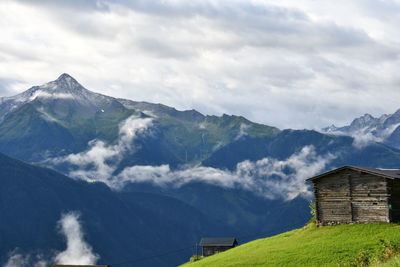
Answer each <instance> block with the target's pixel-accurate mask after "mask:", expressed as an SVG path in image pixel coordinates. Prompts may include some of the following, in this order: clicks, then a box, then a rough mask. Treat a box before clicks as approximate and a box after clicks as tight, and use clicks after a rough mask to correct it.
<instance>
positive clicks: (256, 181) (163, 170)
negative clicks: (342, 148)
mask: <svg viewBox="0 0 400 267" xmlns="http://www.w3.org/2000/svg"><path fill="white" fill-rule="evenodd" d="M334 158H335V156H334V155H331V154H327V155H324V156H319V155H317V153H316V151H315V149H314V147H313V146H306V147H304V148H303V149H301V151H299V152H298V153H294V154H293V155H292V156H290V157H289V158H287V159H286V160H277V159H273V158H263V159H261V160H258V161H255V162H253V161H249V160H246V161H243V162H240V163H238V164H237V166H236V169H235V170H234V171H228V170H221V169H217V168H212V167H204V166H198V167H193V168H188V169H183V170H171V169H170V167H169V166H168V165H161V166H132V167H128V168H125V169H124V170H123V171H122V172H121V173H120V174H118V175H117V176H115V177H114V178H113V179H112V180H109V181H108V183H109V185H110V186H111V187H114V188H122V187H123V186H124V185H126V184H127V183H131V182H151V183H153V184H155V185H158V186H173V187H181V186H182V185H185V184H188V183H191V182H203V183H208V184H212V185H216V186H221V187H225V188H240V189H244V190H248V191H251V192H254V193H255V194H258V195H260V196H262V197H265V198H270V199H276V198H282V199H285V200H291V199H293V198H296V197H297V196H303V197H309V196H310V194H311V192H310V191H309V188H308V186H307V185H306V183H305V179H307V178H309V177H311V176H313V175H316V174H318V173H319V172H321V171H323V170H324V169H325V168H326V165H327V164H328V163H329V162H330V161H331V160H332V159H334Z"/></svg>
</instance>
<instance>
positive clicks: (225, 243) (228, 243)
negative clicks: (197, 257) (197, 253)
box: [200, 237, 238, 257]
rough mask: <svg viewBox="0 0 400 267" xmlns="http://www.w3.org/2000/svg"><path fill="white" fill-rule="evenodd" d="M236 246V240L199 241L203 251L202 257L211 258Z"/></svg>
mask: <svg viewBox="0 0 400 267" xmlns="http://www.w3.org/2000/svg"><path fill="white" fill-rule="evenodd" d="M237 245H238V242H237V240H236V238H234V237H228V238H210V237H207V238H202V239H201V241H200V246H201V247H202V250H203V256H204V257H207V256H211V255H214V254H216V253H220V252H223V251H225V250H228V249H231V248H234V247H236V246H237Z"/></svg>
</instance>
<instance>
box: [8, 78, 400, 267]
mask: <svg viewBox="0 0 400 267" xmlns="http://www.w3.org/2000/svg"><path fill="white" fill-rule="evenodd" d="M396 116H397V115H396V113H395V114H393V115H386V117H385V118H383V117H382V118H379V119H376V118H373V117H372V116H370V117H369V116H367V117H365V116H364V117H363V118H359V119H357V120H355V121H353V123H352V124H351V125H350V126H346V127H347V128H346V127H341V128H336V127H330V128H326V129H324V130H323V132H317V131H314V130H291V129H286V130H280V129H278V128H276V127H273V126H268V125H263V124H259V123H255V122H252V121H249V120H247V119H246V118H244V117H241V116H232V115H226V114H224V115H222V116H209V115H203V114H201V113H199V112H197V111H195V110H186V111H178V110H176V109H175V108H172V107H168V106H165V105H162V104H153V103H147V102H137V101H133V100H127V99H119V98H114V97H110V96H105V95H101V94H98V93H94V92H92V91H89V90H88V89H86V88H84V87H83V86H82V85H81V84H79V83H78V82H77V81H76V80H75V79H74V78H73V77H71V76H70V75H68V74H63V75H61V76H60V77H59V78H58V79H57V80H55V81H52V82H49V83H47V84H44V85H42V86H34V87H32V88H30V89H28V90H27V91H25V92H23V93H21V94H18V95H16V96H12V97H3V98H0V152H1V153H4V154H6V155H8V156H3V155H1V157H0V160H2V161H0V172H2V171H3V174H2V175H1V176H0V177H1V179H2V180H4V181H2V187H1V190H2V192H1V196H0V208H1V209H2V210H1V214H2V219H1V220H0V263H4V262H5V261H6V260H7V257H8V255H9V253H10V251H13V249H15V248H20V249H22V251H23V252H25V253H34V252H35V251H36V250H49V249H58V250H60V249H61V246H62V242H61V241H60V240H59V237H58V236H57V233H56V232H55V231H54V227H55V226H54V225H55V224H56V222H57V219H58V218H59V217H60V215H61V214H62V213H63V212H65V211H69V210H74V211H78V212H80V213H81V214H82V221H83V223H84V224H86V225H88V226H89V227H87V229H88V230H87V237H88V240H89V243H91V244H92V246H93V248H94V250H95V251H97V252H98V253H99V254H100V256H101V262H104V263H105V264H110V262H111V263H112V262H118V261H119V260H121V261H123V260H124V259H129V258H137V257H140V256H145V255H151V254H157V253H158V252H160V251H161V252H163V251H166V250H168V249H170V250H171V249H172V250H174V249H177V248H180V247H182V245H184V246H185V245H187V244H189V246H190V244H194V243H195V242H196V240H197V241H198V240H200V238H201V237H203V236H204V235H209V236H218V235H219V236H227V235H228V236H236V237H238V239H239V241H240V242H245V241H247V240H251V239H254V238H256V237H261V236H267V235H272V234H276V233H280V232H283V231H286V230H290V229H293V228H296V227H299V226H302V225H304V223H305V222H306V221H307V220H308V218H309V217H310V215H309V211H308V210H309V208H308V204H309V199H310V196H311V193H310V190H309V188H308V186H307V185H306V184H305V183H304V179H305V178H307V177H309V176H312V175H315V174H316V173H318V172H322V171H324V170H327V169H330V168H333V167H338V166H341V165H361V166H369V167H380V168H397V167H398V166H399V162H400V150H398V149H397V147H398V145H397V144H398V143H397V141H396V140H397V139H396V136H398V133H397V132H398V131H399V130H398V129H397V127H398V126H396V124H397V117H396ZM399 122H400V120H399ZM374 125H375V126H374ZM366 128H368V129H369V130H365V132H366V133H370V134H371V135H373V136H375V137H376V138H381V137H382V136H383V133H384V132H385V131H386V132H390V134H389V135H385V136H386V137H385V138H384V139H382V140H380V139H379V140H378V139H368V142H363V143H362V145H360V142H359V139H358V138H357V137H355V134H354V133H356V132H358V131H360V129H366ZM356 129H358V130H356ZM373 129H374V130H373ZM339 132H340V134H338V133H339ZM378 132H379V133H378ZM363 133H364V132H363ZM9 157H13V158H15V159H12V158H9ZM20 160H22V161H25V162H28V163H31V164H35V165H30V164H28V163H24V162H21V161H20ZM37 165H42V166H46V167H47V168H51V169H53V170H51V169H47V168H43V167H39V166H37ZM24 181H26V184H25V182H24ZM68 196H72V197H68ZM103 207H104V209H103ZM35 210H38V212H33V211H35ZM23 214H26V216H24V215H23ZM22 218H24V219H23V221H26V222H28V223H29V224H30V226H29V227H28V229H29V231H28V230H24V229H25V228H24V227H26V223H21V224H18V223H17V224H11V223H10V222H14V221H20V220H21V219H22ZM106 233H107V234H106ZM1 238H3V239H2V240H1ZM47 240H49V241H47ZM3 241H4V242H3ZM1 244H3V245H1ZM4 244H6V245H4ZM139 244H140V245H139ZM133 251H135V252H134V253H133ZM132 253H133V254H132ZM191 253H193V252H192V251H190V249H189V250H188V251H183V252H181V253H177V254H171V255H169V256H168V257H166V258H162V259H159V258H157V259H151V260H150V261H149V262H147V263H146V262H144V263H143V264H144V265H145V264H148V266H154V265H155V264H156V265H159V266H162V265H164V266H172V265H174V264H178V263H179V262H185V261H186V260H187V257H188V256H189V255H190V254H191Z"/></svg>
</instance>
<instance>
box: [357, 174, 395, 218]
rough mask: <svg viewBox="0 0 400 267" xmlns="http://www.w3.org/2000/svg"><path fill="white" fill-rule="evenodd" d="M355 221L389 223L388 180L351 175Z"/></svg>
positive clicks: (368, 175)
mask: <svg viewBox="0 0 400 267" xmlns="http://www.w3.org/2000/svg"><path fill="white" fill-rule="evenodd" d="M351 184H352V187H351V191H352V205H353V208H352V210H353V221H354V222H360V223H368V222H389V209H388V197H389V195H388V190H387V183H386V179H385V178H382V177H379V176H374V175H371V174H366V173H357V174H355V175H351Z"/></svg>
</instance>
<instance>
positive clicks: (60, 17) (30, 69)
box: [0, 0, 400, 128]
mask: <svg viewBox="0 0 400 267" xmlns="http://www.w3.org/2000/svg"><path fill="white" fill-rule="evenodd" d="M90 2H91V3H90V4H88V2H87V1H78V0H75V1H66V0H63V1H62V0H58V1H32V0H20V1H9V0H7V1H1V2H0V30H1V32H2V40H3V41H0V59H1V60H0V82H1V81H4V80H6V79H7V80H8V81H14V82H7V83H5V84H2V85H0V88H1V87H3V89H0V90H2V91H3V92H7V93H10V91H14V92H20V91H22V90H25V89H27V88H28V87H30V86H31V85H34V84H43V83H45V82H47V81H49V80H52V79H55V78H56V77H58V76H59V74H60V73H64V72H68V73H70V74H71V75H73V76H75V77H76V78H77V79H78V80H79V81H81V82H82V83H83V84H84V85H85V86H86V87H88V88H89V89H92V90H94V91H98V92H100V93H103V94H108V95H113V96H117V97H125V98H131V99H134V100H146V101H149V102H160V103H164V104H168V105H171V106H175V107H177V108H179V109H183V108H185V109H191V108H196V109H198V110H200V111H201V112H203V113H208V114H222V113H228V114H240V115H244V116H245V117H247V118H249V119H252V120H254V121H257V122H261V123H266V124H271V125H276V126H278V127H281V128H286V127H291V128H304V127H308V128H314V127H315V128H319V127H322V126H325V125H330V124H332V123H335V124H339V125H340V124H344V123H345V122H347V121H350V120H351V119H352V118H354V117H356V116H358V115H359V114H363V113H365V112H369V113H372V114H375V115H378V114H381V113H388V112H392V111H393V110H395V109H397V108H398V102H397V101H396V99H398V98H399V97H400V91H399V90H397V89H398V85H399V84H400V79H399V78H398V75H397V72H398V71H397V70H398V63H399V56H398V55H399V52H400V49H399V46H398V43H399V38H400V37H399V36H400V34H399V31H400V30H399V28H398V27H397V25H398V24H399V23H400V17H399V16H397V15H396V14H398V13H399V11H400V5H399V3H398V2H397V1H392V0H389V1H372V0H367V1H361V0H356V1H344V0H339V1H335V3H328V2H324V3H322V4H321V3H319V2H316V1H312V0H299V1H293V0H283V1H267V0H266V1H264V0H251V1H247V0H235V1H227V0H222V1H212V0H210V1H203V0H194V1H180V0H179V1H176V0H167V1H122V0H120V1H108V0H101V1H100V0H99V1H90ZM60 6H62V7H63V8H59V7H60ZM71 17H73V18H74V19H73V20H72V19H71ZM33 20H34V21H35V23H31V22H32V21H33ZM21 69H23V70H24V71H19V70H21ZM5 87H6V88H5ZM381 103H385V105H382V104H381Z"/></svg>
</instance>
